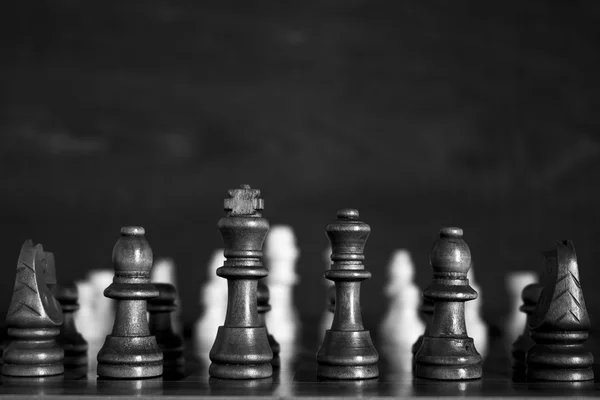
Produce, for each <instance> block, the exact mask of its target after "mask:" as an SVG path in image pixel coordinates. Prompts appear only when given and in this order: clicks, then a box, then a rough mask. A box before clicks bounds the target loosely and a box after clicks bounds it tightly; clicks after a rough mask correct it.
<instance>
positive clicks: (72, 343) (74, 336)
mask: <svg viewBox="0 0 600 400" xmlns="http://www.w3.org/2000/svg"><path fill="white" fill-rule="evenodd" d="M53 292H54V297H56V300H58V302H59V303H60V305H61V307H62V310H63V316H64V322H63V324H62V326H61V327H60V335H59V336H58V342H59V343H60V345H61V346H62V348H63V350H64V351H65V360H64V365H65V368H80V367H82V366H85V367H87V364H88V358H87V351H88V344H87V342H86V341H85V339H84V338H83V336H81V334H80V333H79V332H78V331H77V327H76V326H75V317H74V313H75V311H77V310H78V309H79V304H77V286H75V284H66V285H63V284H59V285H56V286H55V287H54V289H53Z"/></svg>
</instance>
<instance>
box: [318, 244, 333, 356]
mask: <svg viewBox="0 0 600 400" xmlns="http://www.w3.org/2000/svg"><path fill="white" fill-rule="evenodd" d="M323 263H324V265H325V268H324V270H325V271H327V270H328V269H329V268H331V246H329V247H327V248H326V249H325V251H323ZM323 284H324V285H325V288H326V290H325V307H324V310H323V315H322V316H321V322H320V324H319V345H320V344H321V342H323V338H324V337H325V331H327V330H328V329H331V324H333V312H331V310H330V309H329V307H330V298H329V297H330V295H333V294H334V293H335V284H334V283H333V281H330V280H329V279H325V277H323ZM332 297H333V296H332Z"/></svg>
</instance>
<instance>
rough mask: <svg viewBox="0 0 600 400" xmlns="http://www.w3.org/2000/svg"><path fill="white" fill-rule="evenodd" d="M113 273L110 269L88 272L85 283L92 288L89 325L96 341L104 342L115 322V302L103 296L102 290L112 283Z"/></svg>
mask: <svg viewBox="0 0 600 400" xmlns="http://www.w3.org/2000/svg"><path fill="white" fill-rule="evenodd" d="M113 277H114V271H113V270H110V269H97V270H92V271H90V272H88V274H87V281H88V282H90V283H91V284H92V286H93V288H94V293H95V294H94V300H93V302H92V304H93V306H92V308H93V310H94V320H93V322H92V323H91V325H93V326H94V329H95V336H94V338H93V339H92V341H94V340H96V339H100V340H104V339H105V338H106V335H109V334H110V333H111V332H112V328H113V324H114V322H115V301H114V300H113V299H109V298H108V297H106V296H104V289H106V288H107V287H109V286H110V285H111V283H112V282H113Z"/></svg>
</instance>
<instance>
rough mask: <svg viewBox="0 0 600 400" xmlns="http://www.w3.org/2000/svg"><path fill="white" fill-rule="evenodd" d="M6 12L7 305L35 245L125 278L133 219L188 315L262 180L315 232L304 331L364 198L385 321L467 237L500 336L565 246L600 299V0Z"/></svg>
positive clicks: (18, 6) (273, 204)
mask: <svg viewBox="0 0 600 400" xmlns="http://www.w3.org/2000/svg"><path fill="white" fill-rule="evenodd" d="M0 15H1V17H0V22H1V24H0V26H1V28H0V29H1V31H2V32H1V37H0V40H1V42H0V43H1V45H2V47H1V50H2V51H1V52H2V56H3V61H2V63H1V70H0V85H1V86H0V88H1V92H0V96H1V97H0V100H1V107H0V133H1V136H0V137H1V139H0V177H1V185H0V222H1V224H0V240H1V242H0V243H2V245H1V250H2V251H0V263H1V264H2V269H3V274H2V279H1V280H0V290H1V296H0V297H1V298H0V304H1V305H2V309H6V307H7V305H8V302H9V300H10V296H11V291H12V286H13V282H14V281H13V279H14V273H15V272H14V271H15V266H16V261H17V256H18V254H19V249H20V246H21V244H22V242H23V241H24V240H25V239H27V238H32V239H33V240H34V241H36V242H41V243H42V244H43V245H44V247H45V249H47V250H51V251H53V252H54V253H55V255H56V259H57V269H58V275H59V279H60V280H62V281H70V280H75V279H82V278H83V277H84V276H85V274H86V273H87V271H88V270H90V269H94V268H110V266H111V264H110V262H111V251H112V246H113V244H114V242H115V241H116V239H117V238H118V236H119V228H120V227H121V226H122V225H128V224H138V225H143V226H144V227H145V228H146V231H147V237H148V240H149V242H150V244H151V245H152V247H153V249H154V253H155V257H161V256H168V257H173V258H174V259H175V260H176V262H177V265H178V274H179V285H180V286H179V288H180V292H181V298H182V303H183V318H184V320H185V322H186V323H187V324H190V323H191V322H192V321H194V320H195V319H196V317H197V315H198V313H199V311H200V308H199V306H198V305H197V304H198V292H199V288H200V286H201V284H202V282H204V281H205V279H206V265H207V263H208V260H209V257H210V254H211V252H212V251H213V249H214V248H216V247H220V246H221V245H222V243H221V238H220V236H219V234H218V233H217V230H216V222H217V221H218V219H219V218H221V217H222V216H223V215H224V213H223V209H222V204H223V199H224V197H226V195H227V190H228V189H229V188H234V187H237V186H238V185H239V184H240V183H249V184H251V185H252V186H253V187H257V188H260V189H261V190H262V195H263V198H264V199H265V204H266V210H265V213H264V215H265V216H266V217H267V218H268V219H269V220H270V221H271V223H272V224H276V223H285V224H290V225H292V226H293V227H294V229H295V232H296V234H297V238H298V245H299V247H300V251H301V257H300V259H299V264H298V270H299V275H300V278H301V282H300V284H299V285H298V286H297V288H296V304H297V307H298V308H299V310H300V313H301V315H302V317H303V318H312V317H315V316H317V315H319V314H320V313H321V312H322V310H323V307H324V295H325V291H324V287H323V285H322V275H321V274H322V270H323V262H322V258H321V254H322V252H323V249H324V248H325V247H326V245H327V239H326V237H325V235H324V227H325V225H326V224H327V223H328V222H330V221H332V220H334V219H335V214H336V210H337V209H338V208H343V207H354V208H358V209H359V210H360V212H361V217H362V219H363V220H364V221H365V222H368V223H369V224H370V225H371V227H372V234H371V237H370V240H369V243H368V244H367V248H366V256H367V264H366V265H367V268H368V269H369V270H370V271H372V273H373V278H372V279H371V280H370V281H367V282H365V283H364V284H363V298H362V305H363V310H364V313H365V314H368V315H371V316H375V318H377V316H379V315H382V314H383V312H384V311H385V309H386V303H385V299H384V298H383V295H382V288H383V287H384V285H385V282H386V274H387V272H386V268H385V266H386V264H387V262H388V259H389V256H390V254H391V252H392V251H393V250H394V249H396V248H406V249H408V250H410V251H411V253H412V255H413V258H414V260H415V263H416V265H417V272H416V280H417V283H418V284H419V286H421V287H425V286H426V284H427V282H428V280H429V279H430V269H429V266H428V253H429V250H430V247H431V244H432V242H433V240H434V239H435V237H436V235H437V232H438V230H439V228H440V227H441V226H443V225H448V224H450V225H458V226H461V227H462V228H463V229H464V230H465V238H466V240H467V241H468V243H469V244H470V246H471V251H472V254H473V258H474V261H475V265H476V277H477V280H478V282H479V284H480V286H481V288H482V297H483V301H484V315H485V318H486V319H488V320H489V321H491V322H492V323H495V324H498V325H501V323H502V322H501V321H502V317H503V315H504V314H505V313H506V312H507V307H508V304H509V300H508V298H507V297H506V294H505V289H504V283H503V280H504V276H505V275H506V274H507V273H509V272H510V271H516V270H528V269H538V268H540V267H541V266H542V262H541V256H540V252H541V251H542V250H545V249H548V248H550V247H551V246H552V245H553V243H554V241H555V240H556V239H567V238H568V239H572V240H573V241H574V243H575V246H576V249H577V251H578V257H579V263H580V272H581V278H582V281H583V287H584V290H585V294H586V298H587V304H588V308H589V309H590V311H593V310H594V309H595V308H596V307H595V303H596V302H597V300H599V299H600V294H598V292H597V291H595V283H596V282H597V279H598V278H599V274H598V272H597V271H596V270H597V268H596V267H595V263H596V262H597V260H598V259H599V258H600V246H598V236H599V233H600V227H599V226H598V223H597V221H598V215H599V211H598V210H599V207H598V204H599V202H600V191H599V190H598V185H597V182H598V177H600V134H599V132H600V130H599V128H600V118H599V115H598V112H599V107H598V106H599V93H598V87H599V85H600V77H599V61H600V56H599V49H598V45H599V44H600V24H599V21H600V20H599V18H600V3H599V2H595V1H587V2H584V1H573V2H560V1H546V2H543V1H527V2H521V1H512V0H510V1H495V2H485V4H483V2H477V1H454V2H447V1H420V0H413V1H402V2H393V1H390V2H378V1H346V0H344V1H341V0H339V1H300V2H298V1H273V2H264V1H234V2H223V1H195V0H194V1H192V0H190V1H163V2H161V1H145V0H144V1H142V0H140V1H125V2H121V1H106V0H104V1H85V2H80V1H71V0H61V1H48V2H43V1H39V2H29V1H25V2H7V4H4V5H3V6H2V11H1V12H0ZM315 293H317V295H315ZM301 299H302V301H300V300H301Z"/></svg>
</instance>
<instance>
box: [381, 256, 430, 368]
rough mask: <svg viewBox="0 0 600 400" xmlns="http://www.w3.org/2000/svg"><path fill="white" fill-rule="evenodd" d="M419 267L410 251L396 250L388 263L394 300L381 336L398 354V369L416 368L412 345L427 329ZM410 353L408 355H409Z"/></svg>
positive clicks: (387, 290)
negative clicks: (416, 275)
mask: <svg viewBox="0 0 600 400" xmlns="http://www.w3.org/2000/svg"><path fill="white" fill-rule="evenodd" d="M414 272H415V267H414V264H413V262H412V258H411V256H410V253H409V252H408V251H407V250H396V251H395V252H394V253H393V254H392V257H391V259H390V262H389V264H388V274H389V275H388V276H389V280H388V284H387V286H386V288H385V294H386V296H387V297H388V298H389V299H390V305H389V308H388V312H387V314H386V316H385V317H384V319H383V322H382V324H381V328H380V329H381V336H382V339H383V342H384V344H385V345H386V346H387V347H388V348H389V351H391V352H393V354H397V355H398V356H394V357H393V358H394V359H395V361H396V365H395V366H394V367H395V369H396V370H399V371H402V372H407V371H411V369H412V358H411V356H410V355H412V346H413V344H414V343H415V342H416V341H417V339H418V338H419V336H420V335H422V334H423V332H425V324H424V323H423V321H421V319H420V318H419V305H420V303H421V291H420V290H419V288H418V287H417V286H416V285H415V284H414V281H413V279H414ZM407 355H408V356H407Z"/></svg>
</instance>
